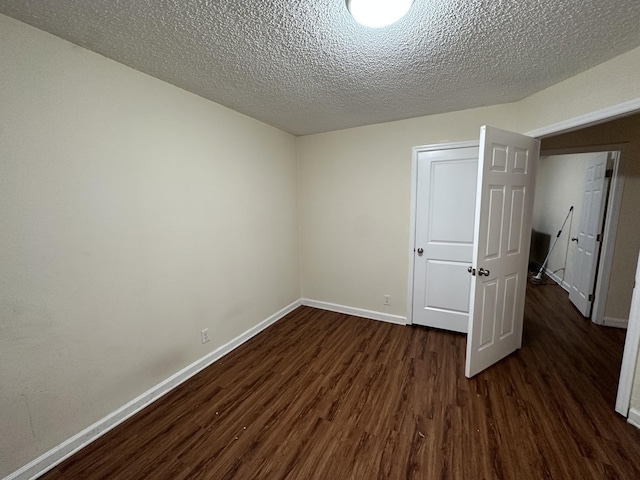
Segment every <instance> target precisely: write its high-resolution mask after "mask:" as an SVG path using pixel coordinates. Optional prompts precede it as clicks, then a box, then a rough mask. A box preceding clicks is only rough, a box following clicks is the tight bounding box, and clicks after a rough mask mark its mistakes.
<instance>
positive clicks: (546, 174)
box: [533, 154, 592, 287]
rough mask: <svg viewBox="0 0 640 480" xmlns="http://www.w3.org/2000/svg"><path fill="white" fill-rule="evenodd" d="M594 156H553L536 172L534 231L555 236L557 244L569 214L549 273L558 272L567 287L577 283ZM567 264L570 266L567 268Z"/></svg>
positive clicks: (553, 252)
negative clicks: (577, 260) (588, 178)
mask: <svg viewBox="0 0 640 480" xmlns="http://www.w3.org/2000/svg"><path fill="white" fill-rule="evenodd" d="M591 156H592V154H579V155H553V156H551V157H541V158H540V161H539V162H538V166H537V170H536V196H535V202H534V207H533V229H534V230H536V231H538V232H542V233H546V234H548V235H549V236H550V237H551V240H550V244H549V248H551V246H552V245H553V242H554V240H555V238H556V235H557V233H558V230H559V229H560V227H561V226H562V223H563V222H564V221H565V218H567V214H568V213H569V208H570V207H571V206H573V207H574V209H573V212H572V214H570V215H569V218H568V220H567V223H566V225H565V228H564V229H563V230H562V235H561V236H560V238H559V239H558V243H557V244H556V246H555V248H554V249H553V251H552V252H551V255H550V256H549V260H548V262H547V266H546V268H547V270H548V271H549V272H557V273H556V275H557V278H559V279H561V280H563V283H564V285H565V287H568V286H569V285H572V284H573V279H574V277H573V273H574V268H573V263H574V258H575V253H576V248H577V245H576V243H575V242H571V241H570V239H571V237H577V236H578V231H579V228H580V218H581V217H580V216H581V214H582V197H583V193H584V182H585V178H586V174H587V163H586V162H587V160H588V158H590V157H591ZM565 265H566V267H565Z"/></svg>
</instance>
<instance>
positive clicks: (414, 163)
mask: <svg viewBox="0 0 640 480" xmlns="http://www.w3.org/2000/svg"><path fill="white" fill-rule="evenodd" d="M478 135H479V134H478ZM479 145H480V138H479V137H478V140H472V141H465V142H453V143H436V144H431V145H422V146H418V147H413V153H412V157H411V204H410V207H409V208H410V210H409V251H408V253H409V281H408V283H407V285H408V288H407V325H413V290H414V286H413V282H414V278H413V277H414V260H415V249H416V210H417V208H416V207H417V201H418V156H419V154H420V153H422V152H433V151H437V150H452V149H457V148H469V147H478V146H479Z"/></svg>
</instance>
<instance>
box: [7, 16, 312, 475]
mask: <svg viewBox="0 0 640 480" xmlns="http://www.w3.org/2000/svg"><path fill="white" fill-rule="evenodd" d="M0 65H1V68H0V149H1V157H0V265H1V268H0V432H1V433H0V477H3V476H4V475H7V474H9V473H11V472H12V471H14V470H16V469H17V468H19V467H21V466H22V465H24V464H25V463H27V462H29V461H30V460H32V459H33V458H35V457H37V456H38V455H39V454H41V453H43V452H44V451H46V450H48V449H50V448H52V447H54V446H56V445H58V444H59V443H60V442H62V441H64V440H66V439H67V438H68V437H70V436H72V435H73V434H75V433H77V432H78V431H80V430H82V429H83V428H85V427H87V426H88V425H90V424H92V423H93V422H95V421H96V420H98V419H100V418H102V417H103V416H105V415H106V414H108V413H111V412H112V411H114V410H115V409H116V408H118V407H120V406H122V405H123V404H125V403H126V402H128V401H129V400H131V399H133V398H134V397H136V396H137V395H139V394H140V393H142V392H143V391H145V390H147V389H148V388H150V387H152V386H153V385H156V384H157V383H158V382H160V381H162V380H164V379H166V378H167V377H169V376H170V375H172V374H174V373H175V372H177V371H178V370H180V369H181V368H183V367H184V366H186V365H188V364H190V363H191V362H193V361H195V360H196V359H198V358H200V357H202V356H203V355H205V354H206V353H208V352H210V351H212V350H214V349H215V348H216V347H218V346H220V345H222V344H224V343H226V342H227V341H229V340H230V339H232V338H234V337H235V336H237V335H239V334H240V333H241V332H244V331H246V330H247V329H249V328H250V327H252V326H254V325H256V324H257V323H258V322H260V321H261V320H264V319H265V318H267V317H268V316H270V315H271V314H273V313H275V312H276V311H278V310H280V309H281V308H282V307H284V306H286V305H288V304H290V303H291V302H293V301H295V300H297V299H298V298H299V296H300V295H299V286H298V261H297V256H298V246H297V230H298V227H297V204H296V195H297V184H296V165H295V139H294V137H292V136H291V135H289V134H286V133H283V132H281V131H279V130H277V129H274V128H272V127H269V126H267V125H264V124H262V123H260V122H257V121H255V120H253V119H250V118H248V117H245V116H243V115H240V114H237V113H235V112H233V111H231V110H228V109H226V108H223V107H221V106H218V105H216V104H214V103H211V102H209V101H207V100H204V99H202V98H200V97H198V96H195V95H192V94H190V93H187V92H185V91H183V90H180V89H178V88H175V87H173V86H171V85H168V84H166V83H163V82H161V81H159V80H156V79H154V78H151V77H149V76H146V75H144V74H141V73H139V72H136V71H134V70H131V69H129V68H127V67H125V66H123V65H120V64H118V63H115V62H112V61H110V60H107V59H105V58H104V57H101V56H99V55H97V54H94V53H91V52H89V51H87V50H84V49H82V48H79V47H77V46H74V45H72V44H70V43H67V42H65V41H62V40H60V39H58V38H56V37H53V36H51V35H49V34H46V33H43V32H41V31H39V30H36V29H34V28H31V27H28V26H26V25H24V24H21V23H19V22H17V21H14V20H11V19H9V18H7V17H4V16H1V15H0ZM207 327H208V328H209V331H210V337H211V341H210V342H209V343H207V344H205V345H202V344H201V343H200V330H201V329H203V328H207Z"/></svg>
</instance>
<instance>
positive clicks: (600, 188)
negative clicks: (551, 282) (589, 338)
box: [569, 152, 609, 317]
mask: <svg viewBox="0 0 640 480" xmlns="http://www.w3.org/2000/svg"><path fill="white" fill-rule="evenodd" d="M608 158H609V154H608V153H606V152H602V153H598V154H595V155H594V156H593V158H591V159H589V160H588V165H587V174H586V180H585V186H584V194H583V201H582V212H581V214H580V225H579V230H578V237H577V240H578V241H577V252H576V257H575V263H574V264H575V268H574V274H573V280H572V285H571V287H570V289H569V300H571V302H572V303H573V304H574V305H575V306H576V308H577V309H578V310H580V313H582V315H583V316H585V317H590V316H591V305H592V303H593V297H592V294H593V288H594V285H595V281H596V269H597V265H598V254H599V252H600V242H601V240H602V239H601V238H600V234H601V233H602V224H603V221H604V213H605V206H606V201H605V200H606V172H607V159H608Z"/></svg>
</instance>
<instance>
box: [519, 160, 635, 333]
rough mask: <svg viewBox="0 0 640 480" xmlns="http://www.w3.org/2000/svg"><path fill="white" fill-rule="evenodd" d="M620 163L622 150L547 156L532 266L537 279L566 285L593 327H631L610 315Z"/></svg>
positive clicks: (536, 209) (538, 198) (539, 182)
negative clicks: (610, 283) (608, 309)
mask: <svg viewBox="0 0 640 480" xmlns="http://www.w3.org/2000/svg"><path fill="white" fill-rule="evenodd" d="M603 148H610V147H603ZM619 165H620V152H619V151H604V152H603V151H594V152H584V153H568V154H560V155H541V157H540V161H539V163H538V170H537V179H536V198H535V201H534V210H533V229H532V239H531V252H530V267H531V268H533V269H534V270H533V272H535V276H533V277H532V279H531V280H532V281H534V282H538V283H545V281H548V280H546V279H550V280H551V281H553V282H555V283H556V284H558V285H560V286H561V287H562V288H563V289H564V290H566V291H567V293H568V294H569V299H570V301H571V302H572V303H573V304H574V306H575V308H577V309H578V310H579V311H580V312H581V314H582V315H583V316H584V317H586V318H589V319H591V320H592V321H593V323H596V324H598V325H607V326H616V327H625V326H626V324H625V323H624V321H623V320H622V319H617V318H613V317H611V316H608V317H607V316H605V306H606V299H607V293H608V289H609V275H610V272H611V265H612V263H613V248H611V247H612V246H613V245H615V235H616V231H617V228H618V218H619V210H620V200H621V195H620V193H621V191H622V189H621V185H620V182H621V179H620V178H619ZM598 169H599V170H600V171H599V172H598ZM594 181H595V183H597V185H595V186H594ZM533 272H532V273H533Z"/></svg>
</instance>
